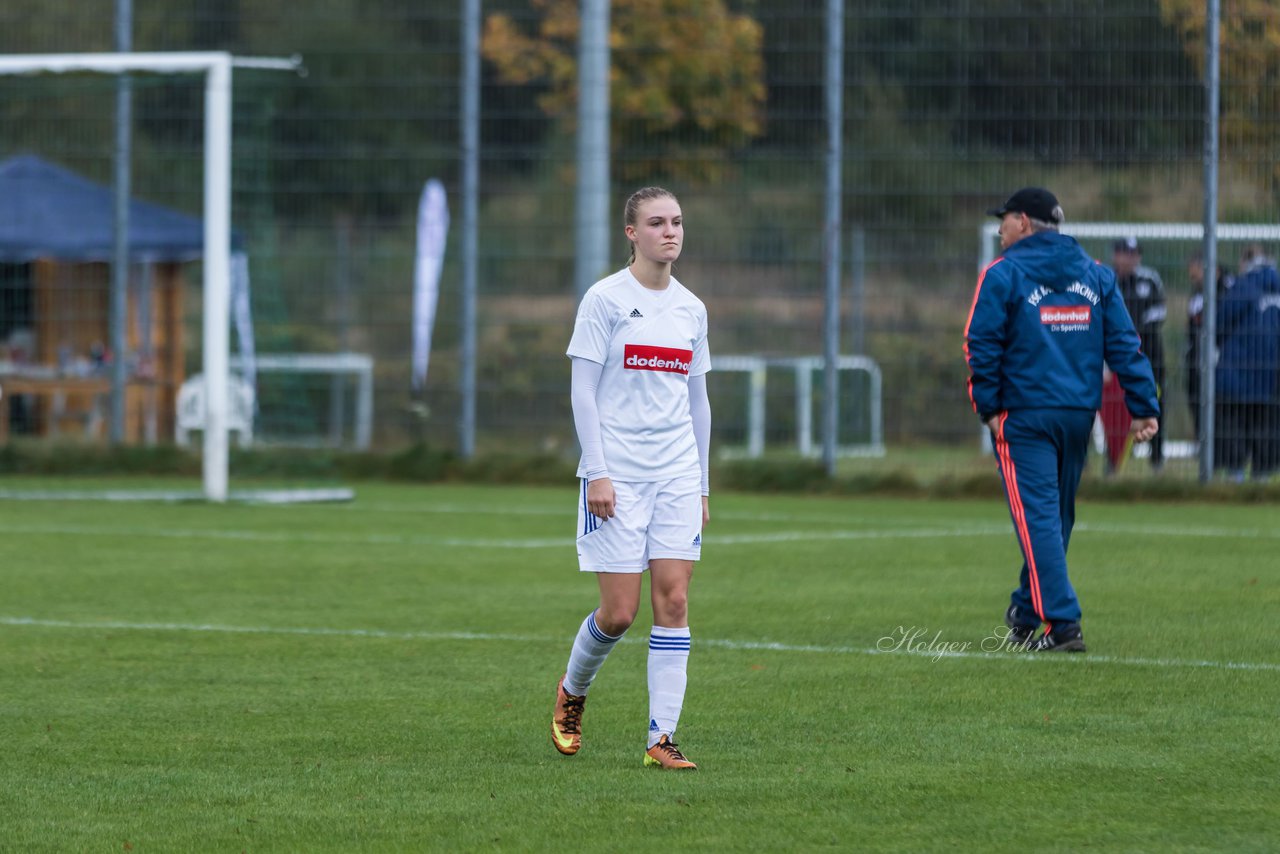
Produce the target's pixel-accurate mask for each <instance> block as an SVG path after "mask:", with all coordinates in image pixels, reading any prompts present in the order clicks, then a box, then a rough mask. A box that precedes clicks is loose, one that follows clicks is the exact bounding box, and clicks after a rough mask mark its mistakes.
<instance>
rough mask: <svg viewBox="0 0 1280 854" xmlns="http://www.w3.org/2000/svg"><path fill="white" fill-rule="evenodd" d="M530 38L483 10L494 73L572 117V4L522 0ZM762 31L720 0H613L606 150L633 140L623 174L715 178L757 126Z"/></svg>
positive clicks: (575, 20)
mask: <svg viewBox="0 0 1280 854" xmlns="http://www.w3.org/2000/svg"><path fill="white" fill-rule="evenodd" d="M530 3H531V5H532V6H533V8H534V9H535V10H537V11H538V12H539V13H540V17H541V21H540V23H539V25H538V31H537V33H536V35H528V34H526V33H524V32H522V31H521V29H520V27H519V26H518V25H517V23H516V22H515V21H514V20H512V18H511V17H510V16H509V15H505V14H494V15H490V16H489V18H488V19H487V20H486V22H485V30H484V37H483V41H482V46H481V53H482V54H483V55H484V57H485V59H487V60H488V61H489V62H491V63H493V65H494V66H495V67H496V68H497V71H498V75H499V78H500V79H501V80H503V81H504V82H506V83H512V84H516V85H529V84H543V85H545V86H546V87H547V88H546V91H545V92H544V93H543V94H542V95H541V96H540V97H539V98H538V105H539V107H541V109H542V110H543V111H544V112H546V113H547V114H548V115H551V116H557V117H560V118H562V119H563V120H564V121H565V122H566V123H570V122H572V121H573V116H574V109H575V106H576V104H577V93H578V89H577V59H576V56H577V42H578V30H579V14H578V13H579V6H578V2H577V0H530ZM762 43H763V31H762V28H761V27H760V24H759V23H757V22H756V21H755V20H753V19H752V18H749V17H747V16H745V15H735V14H732V13H730V12H729V11H728V9H727V8H726V7H725V4H724V2H723V0H613V2H612V5H611V15H610V27H609V48H610V54H611V57H612V61H611V68H610V72H609V93H610V94H609V98H610V113H611V119H612V121H611V125H612V127H611V131H612V133H611V137H612V139H613V141H614V147H615V150H616V149H617V148H618V146H619V145H620V144H621V143H622V141H628V142H631V143H633V144H634V148H635V150H634V151H629V152H628V153H627V155H628V156H627V157H626V158H624V159H623V162H622V164H621V167H620V168H621V169H622V175H621V176H620V177H622V178H625V179H632V178H641V177H643V178H646V179H647V178H650V177H654V176H660V175H668V176H671V177H675V178H682V179H685V180H699V179H701V180H710V179H716V178H719V177H722V176H723V172H724V169H725V168H726V165H727V162H728V161H727V155H728V154H729V153H730V152H731V151H732V150H733V149H734V148H736V147H740V146H742V145H744V144H746V143H747V142H749V141H750V140H751V139H753V138H754V137H757V136H759V135H760V134H761V133H762V132H763V129H764V128H763V125H764V118H763V113H764V101H765V85H764V60H763V58H762V55H761V46H762Z"/></svg>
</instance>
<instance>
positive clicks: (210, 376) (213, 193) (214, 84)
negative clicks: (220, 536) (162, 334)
mask: <svg viewBox="0 0 1280 854" xmlns="http://www.w3.org/2000/svg"><path fill="white" fill-rule="evenodd" d="M300 64H301V60H300V58H298V57H296V56H295V57H290V58H288V59H270V58H237V57H233V56H232V55H231V54H229V53H226V52H225V51H208V52H195V53H190V52H187V53H55V54H22V55H16V56H0V75H22V74H69V73H76V72H91V73H95V74H131V73H153V74H204V75H205V96H204V145H205V148H204V150H205V164H204V282H203V284H204V305H203V314H204V323H203V327H204V352H203V357H204V382H205V400H206V401H207V402H208V405H207V406H206V408H205V429H204V459H203V480H204V494H205V497H206V498H207V499H209V500H210V501H218V502H222V501H226V500H227V466H228V456H227V371H228V361H229V352H228V351H229V347H230V337H231V336H230V329H229V324H230V293H231V69H232V67H236V66H238V67H249V68H266V69H275V70H282V71H283V70H296V69H298V68H299V67H300Z"/></svg>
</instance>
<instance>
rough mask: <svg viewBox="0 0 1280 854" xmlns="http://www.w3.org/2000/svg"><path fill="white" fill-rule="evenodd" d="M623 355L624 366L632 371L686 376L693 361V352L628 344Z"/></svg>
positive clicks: (674, 348) (675, 348)
mask: <svg viewBox="0 0 1280 854" xmlns="http://www.w3.org/2000/svg"><path fill="white" fill-rule="evenodd" d="M622 355H623V359H622V366H623V367H624V368H626V369H627V370H630V371H661V372H662V373H668V374H684V375H686V376H688V374H689V364H690V363H691V362H692V361H693V351H692V350H681V349H680V348H678V347H653V346H650V345H648V344H627V345H626V346H625V347H624V348H623V351H622Z"/></svg>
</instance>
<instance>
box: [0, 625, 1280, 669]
mask: <svg viewBox="0 0 1280 854" xmlns="http://www.w3.org/2000/svg"><path fill="white" fill-rule="evenodd" d="M0 625H3V626H11V627H35V628H49V629H72V630H77V631H104V630H106V631H138V632H194V633H214V634H248V635H303V636H311V637H350V638H374V639H379V640H425V641H440V640H459V641H500V642H512V643H564V642H565V640H564V638H548V637H536V636H533V635H514V634H501V633H497V634H494V633H488V632H392V631H384V630H382V629H330V628H304V627H296V628H289V627H277V626H227V625H219V624H216V623H131V622H122V621H103V622H87V623H86V622H76V621H72V620H41V619H37V618H35V617H5V616H0ZM895 640H896V639H895ZM623 642H624V643H626V642H636V641H628V639H626V638H624V639H623ZM695 642H696V643H697V644H698V645H699V646H709V647H714V648H717V649H729V650H738V651H741V650H748V651H760V652H784V653H790V652H795V653H813V654H817V655H883V656H909V657H915V658H929V659H932V660H934V661H942V660H944V659H983V660H991V661H1011V660H1012V661H1019V662H1027V663H1037V662H1039V663H1043V662H1046V661H1049V662H1053V661H1066V662H1071V663H1073V664H1090V663H1093V664H1115V665H1123V666H1129V667H1164V668H1193V669H1209V670H1252V671H1266V672H1280V664H1272V663H1268V662H1256V661H1207V660H1196V659H1177V658H1127V657H1120V656H1109V655H1096V654H1094V653H1085V654H1084V655H1057V656H1053V655H1032V654H1028V653H1016V652H979V651H970V650H959V649H952V648H950V647H955V646H957V645H958V644H955V643H951V644H944V645H943V648H935V647H934V645H933V644H929V643H925V644H918V643H917V644H911V643H907V644H901V643H895V644H891V645H889V646H888V647H887V648H885V649H874V648H864V647H854V646H819V645H813V644H788V643H775V642H772V641H734V640H720V639H715V638H701V637H699V638H697V639H696V641H695ZM970 645H971V644H970Z"/></svg>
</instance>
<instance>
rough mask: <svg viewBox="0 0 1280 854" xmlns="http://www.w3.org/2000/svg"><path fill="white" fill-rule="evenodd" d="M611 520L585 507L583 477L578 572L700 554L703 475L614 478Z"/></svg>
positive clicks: (631, 568)
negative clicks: (652, 479) (649, 480)
mask: <svg viewBox="0 0 1280 854" xmlns="http://www.w3.org/2000/svg"><path fill="white" fill-rule="evenodd" d="M613 490H614V492H615V493H616V494H617V499H618V500H617V504H616V505H615V507H614V511H613V513H614V515H613V518H612V519H601V518H600V517H599V516H596V515H595V514H593V513H591V512H590V511H589V510H587V482H586V480H583V481H582V489H581V490H580V494H579V495H578V568H579V569H580V570H582V571H583V572H644V571H645V570H646V569H648V568H649V561H650V560H654V559H658V560H662V559H674V560H698V558H700V557H701V556H702V477H701V475H697V474H693V475H685V476H683V477H678V478H675V479H674V480H668V481H658V482H655V483H628V482H623V481H616V480H615V481H614V482H613Z"/></svg>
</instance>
